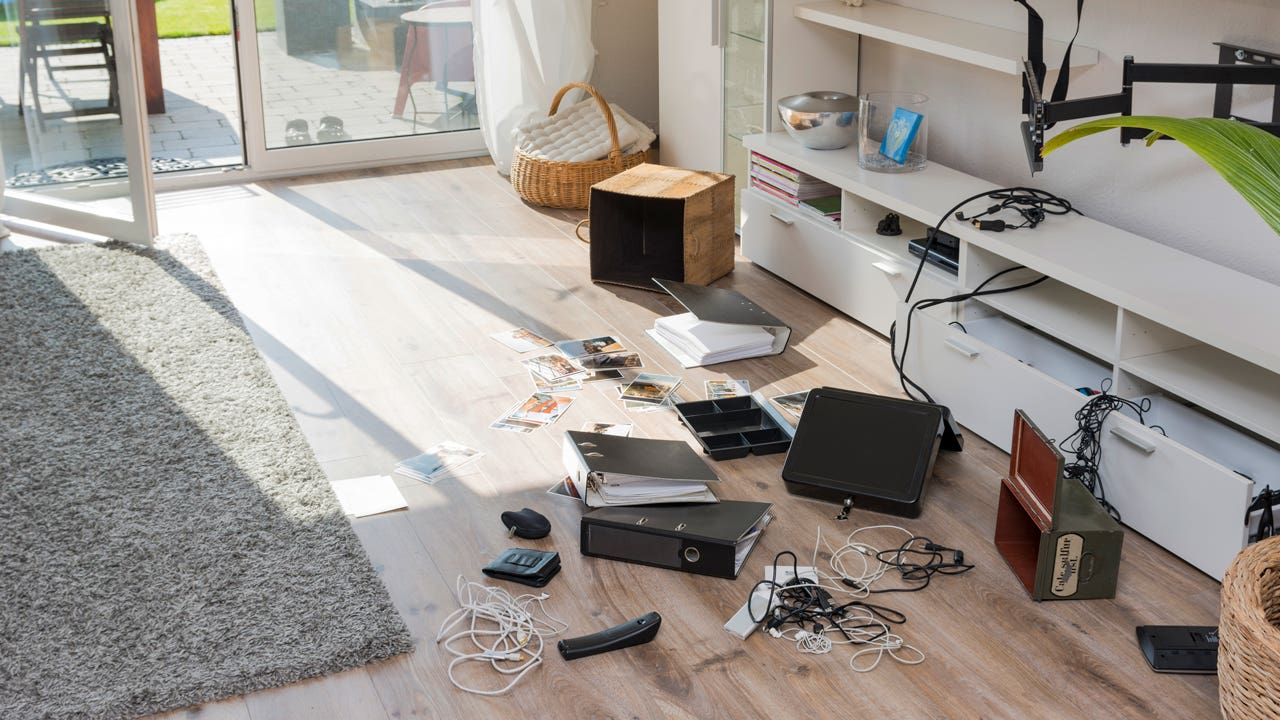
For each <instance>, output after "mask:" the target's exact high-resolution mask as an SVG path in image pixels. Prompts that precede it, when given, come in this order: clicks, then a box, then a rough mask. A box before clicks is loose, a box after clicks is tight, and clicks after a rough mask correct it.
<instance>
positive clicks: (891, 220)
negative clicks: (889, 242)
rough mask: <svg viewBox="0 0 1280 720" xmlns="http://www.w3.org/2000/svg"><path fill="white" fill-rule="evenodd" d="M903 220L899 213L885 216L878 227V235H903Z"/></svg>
mask: <svg viewBox="0 0 1280 720" xmlns="http://www.w3.org/2000/svg"><path fill="white" fill-rule="evenodd" d="M901 219H902V218H900V217H899V216H898V214H897V213H889V214H888V215H885V216H884V219H883V220H881V221H880V222H879V223H878V224H877V225H876V234H877V235H890V236H892V235H901V234H902V224H901V222H900V221H901Z"/></svg>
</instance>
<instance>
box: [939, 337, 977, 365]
mask: <svg viewBox="0 0 1280 720" xmlns="http://www.w3.org/2000/svg"><path fill="white" fill-rule="evenodd" d="M943 342H944V343H946V345H947V347H949V348H951V349H952V350H955V351H956V352H958V353H960V354H961V355H963V356H965V357H967V358H969V359H970V360H977V359H978V358H980V357H982V353H981V352H978V351H977V350H974V349H973V348H971V347H969V346H968V345H965V344H964V343H962V342H960V341H959V340H957V339H955V338H947V339H946V340H943Z"/></svg>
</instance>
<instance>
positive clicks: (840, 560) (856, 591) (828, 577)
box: [769, 525, 925, 673]
mask: <svg viewBox="0 0 1280 720" xmlns="http://www.w3.org/2000/svg"><path fill="white" fill-rule="evenodd" d="M868 530H896V531H898V532H901V533H903V534H905V535H906V536H907V537H908V538H911V537H914V534H913V533H912V532H911V531H910V530H907V529H906V528H903V527H899V526H897V525H870V526H867V527H862V528H858V529H856V530H854V531H853V532H851V533H849V535H848V536H847V537H846V538H845V542H844V545H842V546H840V547H839V548H834V549H833V548H832V547H831V545H830V544H828V543H827V541H826V540H825V539H824V538H823V537H822V528H818V536H817V538H816V540H815V541H814V544H813V561H812V567H814V568H815V569H816V568H818V549H819V548H820V547H825V548H826V549H827V552H828V554H830V556H831V557H830V560H829V561H828V565H829V566H830V568H831V573H825V572H823V571H822V570H817V574H818V577H819V581H818V582H809V581H801V582H798V583H794V584H791V585H788V586H787V588H788V589H791V588H796V589H799V588H806V587H817V588H822V589H824V590H827V591H829V592H838V593H843V594H845V595H851V596H853V597H854V598H865V597H869V596H870V595H871V585H872V584H873V583H875V582H876V581H877V580H880V579H881V578H882V577H884V576H885V574H886V573H888V572H889V571H890V570H891V569H893V566H892V565H890V564H888V563H885V562H884V561H882V560H880V558H879V555H880V550H879V549H878V548H876V547H874V546H872V545H870V544H868V543H865V542H861V541H859V540H857V539H856V538H857V536H858V534H859V533H863V532H866V531H868ZM845 580H848V581H849V582H852V583H854V585H855V586H854V587H852V588H851V587H849V586H848V585H846V584H845V582H844V581H845ZM823 581H827V582H823ZM846 624H848V625H849V626H848V627H846ZM769 634H770V635H772V636H773V637H775V638H786V639H787V640H791V641H793V642H795V644H796V649H797V650H798V651H799V652H801V653H806V654H813V655H825V654H827V653H830V652H831V650H832V648H833V647H834V646H835V645H855V644H856V645H862V646H865V647H863V648H862V649H860V650H857V651H855V652H854V653H853V654H852V655H851V656H850V657H849V669H850V670H852V671H853V672H857V673H866V672H871V671H872V670H875V669H876V667H878V666H879V665H880V661H881V660H882V659H884V656H885V655H888V656H889V657H890V658H891V659H892V660H894V661H896V662H899V663H902V664H903V665H918V664H920V663H922V662H924V659H925V654H924V651H922V650H920V649H919V648H917V647H915V646H914V645H910V644H908V643H907V642H906V641H905V640H904V639H903V638H902V636H901V635H898V634H896V633H894V632H891V631H890V629H889V625H888V624H887V623H885V622H884V621H883V620H882V619H881V618H879V617H877V616H876V614H875V613H874V612H873V611H872V610H871V609H870V608H866V607H857V606H854V607H850V608H846V610H845V617H843V618H841V619H840V620H838V621H836V622H835V623H834V624H832V625H829V626H827V627H826V628H823V629H821V631H820V632H818V633H813V632H809V631H807V630H804V629H802V628H793V629H790V630H785V631H780V630H778V629H776V628H775V629H773V630H770V631H769ZM865 655H874V659H873V660H872V661H871V663H870V664H869V665H859V664H858V658H860V657H863V656H865Z"/></svg>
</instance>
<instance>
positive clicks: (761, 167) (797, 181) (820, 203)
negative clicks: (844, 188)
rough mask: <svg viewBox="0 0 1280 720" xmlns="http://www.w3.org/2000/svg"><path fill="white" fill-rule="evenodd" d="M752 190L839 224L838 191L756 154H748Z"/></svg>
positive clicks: (787, 166) (816, 179) (834, 187)
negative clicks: (754, 189) (749, 156)
mask: <svg viewBox="0 0 1280 720" xmlns="http://www.w3.org/2000/svg"><path fill="white" fill-rule="evenodd" d="M751 186H752V187H754V188H756V189H758V190H760V191H762V192H765V193H768V194H769V195H772V196H773V197H775V198H777V199H778V200H781V201H782V202H784V203H786V204H788V205H793V206H795V207H799V208H803V209H805V210H808V211H810V212H813V213H815V214H817V215H819V216H821V217H824V218H827V219H828V220H831V221H832V222H835V223H837V224H838V223H839V222H840V189H839V188H837V187H836V186H834V185H832V184H830V183H827V182H823V181H822V180H819V179H818V178H816V177H813V176H812V175H806V174H805V173H802V172H800V171H799V170H796V169H795V168H793V167H791V166H789V165H784V164H782V163H780V162H778V161H777V160H774V159H773V158H770V157H765V156H764V155H761V154H760V153H757V152H752V153H751Z"/></svg>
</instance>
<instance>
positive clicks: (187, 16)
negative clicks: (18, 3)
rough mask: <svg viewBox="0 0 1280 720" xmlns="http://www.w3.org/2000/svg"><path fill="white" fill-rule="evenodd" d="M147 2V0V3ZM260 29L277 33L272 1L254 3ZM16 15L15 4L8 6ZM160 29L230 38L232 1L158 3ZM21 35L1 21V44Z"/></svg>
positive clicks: (175, 34) (166, 34) (166, 33)
mask: <svg viewBox="0 0 1280 720" xmlns="http://www.w3.org/2000/svg"><path fill="white" fill-rule="evenodd" d="M143 1H144V2H145V0H143ZM254 5H255V6H256V9H257V15H258V30H260V31H263V30H274V29H275V27H276V6H275V3H274V2H273V1H272V0H257V2H255V3H254ZM4 7H5V10H7V11H8V13H9V14H10V15H12V14H13V13H14V12H16V10H15V5H13V4H10V5H6V6H4ZM156 28H157V30H158V31H159V34H160V37H162V38H181V37H199V36H202V35H226V34H228V33H230V32H231V2H230V0H156ZM17 44H18V32H17V28H16V25H15V23H14V22H13V20H12V19H8V20H5V21H3V22H0V45H17Z"/></svg>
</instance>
